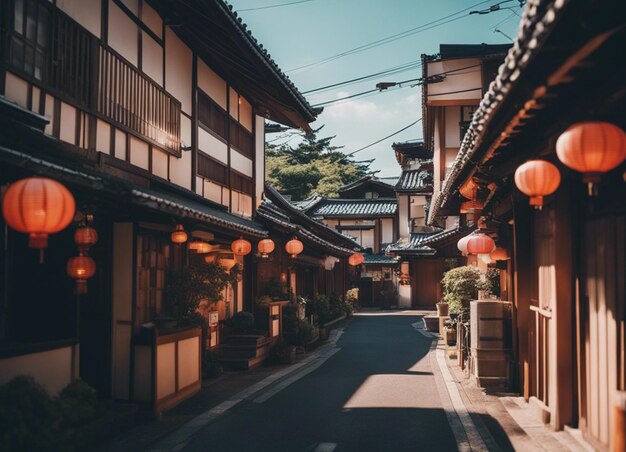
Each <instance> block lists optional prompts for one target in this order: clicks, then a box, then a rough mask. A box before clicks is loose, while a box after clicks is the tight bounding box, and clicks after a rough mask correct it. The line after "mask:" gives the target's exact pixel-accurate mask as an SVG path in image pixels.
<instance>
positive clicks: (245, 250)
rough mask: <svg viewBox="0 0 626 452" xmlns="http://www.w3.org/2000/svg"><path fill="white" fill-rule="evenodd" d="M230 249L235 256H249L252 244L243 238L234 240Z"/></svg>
mask: <svg viewBox="0 0 626 452" xmlns="http://www.w3.org/2000/svg"><path fill="white" fill-rule="evenodd" d="M230 249H231V250H232V251H233V253H234V254H235V256H245V255H246V254H250V252H251V251H252V243H250V242H248V241H247V240H245V239H244V238H243V237H240V238H238V239H237V240H235V241H234V242H233V243H232V245H231V246H230Z"/></svg>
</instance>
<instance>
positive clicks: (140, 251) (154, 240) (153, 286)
mask: <svg viewBox="0 0 626 452" xmlns="http://www.w3.org/2000/svg"><path fill="white" fill-rule="evenodd" d="M169 259H170V244H169V241H168V240H167V237H166V236H163V235H160V234H157V233H149V232H142V233H140V234H138V235H137V273H136V278H137V281H136V287H137V304H136V306H135V326H136V327H138V326H140V325H141V324H142V323H146V322H150V321H152V320H153V319H154V317H155V316H156V315H158V314H160V313H161V309H162V305H163V290H164V289H165V272H166V268H167V267H168V266H169V265H168V261H169Z"/></svg>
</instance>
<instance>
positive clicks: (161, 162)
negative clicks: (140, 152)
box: [152, 147, 189, 179]
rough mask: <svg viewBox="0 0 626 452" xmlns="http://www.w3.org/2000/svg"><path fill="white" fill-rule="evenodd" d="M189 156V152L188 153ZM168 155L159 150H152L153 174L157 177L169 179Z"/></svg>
mask: <svg viewBox="0 0 626 452" xmlns="http://www.w3.org/2000/svg"><path fill="white" fill-rule="evenodd" d="M186 154H189V152H186ZM167 160H168V154H167V153H166V152H164V151H162V150H160V149H158V148H155V147H153V148H152V173H153V174H155V175H156V176H159V177H162V178H163V179H167V176H168V174H167Z"/></svg>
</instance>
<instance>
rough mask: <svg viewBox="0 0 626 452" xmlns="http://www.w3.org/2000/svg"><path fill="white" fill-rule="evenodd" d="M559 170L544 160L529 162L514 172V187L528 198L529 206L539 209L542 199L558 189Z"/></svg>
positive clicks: (559, 181)
mask: <svg viewBox="0 0 626 452" xmlns="http://www.w3.org/2000/svg"><path fill="white" fill-rule="evenodd" d="M560 183H561V174H560V173H559V169H558V168H557V167H556V166H554V165H553V164H552V163H550V162H546V161H545V160H529V161H527V162H526V163H524V164H523V165H520V166H519V167H518V168H517V170H515V185H516V186H517V188H518V189H519V190H520V191H521V192H522V193H524V194H525V195H528V196H530V201H529V203H530V205H531V206H535V208H537V209H541V206H543V197H544V196H547V195H550V194H552V193H554V192H555V191H556V189H557V188H559V184H560Z"/></svg>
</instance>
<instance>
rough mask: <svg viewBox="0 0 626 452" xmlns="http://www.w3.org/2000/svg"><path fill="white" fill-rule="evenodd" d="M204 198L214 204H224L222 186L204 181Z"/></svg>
mask: <svg viewBox="0 0 626 452" xmlns="http://www.w3.org/2000/svg"><path fill="white" fill-rule="evenodd" d="M204 197H205V198H206V199H210V200H211V201H213V202H216V203H219V204H221V203H222V186H221V185H218V184H215V183H213V182H211V181H209V180H207V179H204Z"/></svg>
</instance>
